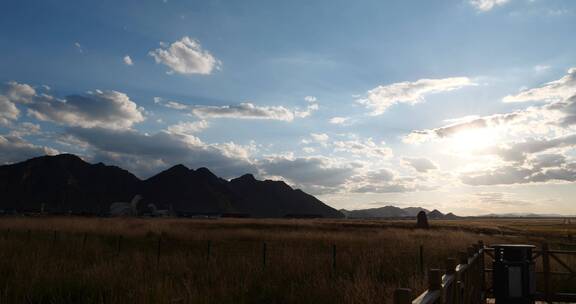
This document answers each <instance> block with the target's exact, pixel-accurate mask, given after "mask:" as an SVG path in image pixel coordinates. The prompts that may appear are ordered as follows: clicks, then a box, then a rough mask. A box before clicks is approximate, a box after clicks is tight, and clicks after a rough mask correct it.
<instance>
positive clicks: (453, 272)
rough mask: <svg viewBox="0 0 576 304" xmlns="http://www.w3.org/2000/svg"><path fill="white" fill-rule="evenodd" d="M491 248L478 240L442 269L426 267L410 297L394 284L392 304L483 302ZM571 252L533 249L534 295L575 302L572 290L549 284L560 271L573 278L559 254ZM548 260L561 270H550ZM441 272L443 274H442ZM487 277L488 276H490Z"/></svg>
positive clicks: (545, 247)
mask: <svg viewBox="0 0 576 304" xmlns="http://www.w3.org/2000/svg"><path fill="white" fill-rule="evenodd" d="M493 251H494V249H493V248H490V247H485V246H484V244H483V243H482V242H478V244H474V245H473V246H471V247H468V250H467V251H466V252H460V253H459V254H458V264H457V265H456V259H454V258H449V259H447V260H446V267H445V270H444V271H442V270H440V269H430V270H429V271H428V289H427V290H426V291H424V293H422V294H420V295H419V296H418V297H416V299H414V300H413V297H412V291H411V290H410V289H407V288H398V289H396V291H395V293H394V302H393V303H394V304H480V303H486V297H487V295H488V294H489V293H490V292H491V290H492V288H487V286H486V278H485V276H486V273H492V271H493V270H492V269H486V268H485V265H484V262H485V259H484V257H485V255H488V256H489V257H491V258H492V259H494V254H493ZM566 255H575V256H576V251H566V250H550V248H549V246H548V244H546V243H544V244H543V245H542V248H541V250H535V251H533V256H532V260H534V261H535V262H536V263H538V264H539V262H537V261H536V260H537V259H541V266H542V267H541V269H542V271H537V272H536V274H539V275H541V276H542V284H541V285H542V286H541V288H543V290H542V291H537V292H536V294H535V299H536V300H540V301H545V302H547V303H552V301H559V302H576V293H561V292H556V291H554V290H553V288H552V286H551V285H552V282H553V281H552V277H553V276H557V275H563V276H565V277H566V280H576V270H575V269H574V268H572V267H571V266H570V264H569V263H567V262H566V261H565V260H563V259H561V258H560V256H566ZM552 262H554V263H555V264H556V265H557V266H560V267H556V268H561V269H562V271H553V270H552V268H553V267H552V265H551V264H552ZM443 273H444V274H443ZM490 281H491V280H490Z"/></svg>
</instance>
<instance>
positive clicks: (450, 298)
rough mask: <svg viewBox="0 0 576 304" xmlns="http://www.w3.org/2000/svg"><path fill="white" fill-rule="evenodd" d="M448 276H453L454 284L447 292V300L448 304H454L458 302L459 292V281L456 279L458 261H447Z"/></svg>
mask: <svg viewBox="0 0 576 304" xmlns="http://www.w3.org/2000/svg"><path fill="white" fill-rule="evenodd" d="M446 275H451V276H453V277H452V284H451V285H450V288H448V289H447V290H445V291H444V292H445V295H444V296H445V299H446V301H447V302H446V303H450V304H454V303H455V301H456V293H457V290H458V288H457V287H458V280H457V278H456V259H455V258H447V259H446Z"/></svg>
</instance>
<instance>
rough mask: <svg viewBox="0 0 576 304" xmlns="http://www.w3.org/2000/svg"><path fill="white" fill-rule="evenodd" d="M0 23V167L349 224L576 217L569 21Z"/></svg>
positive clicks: (221, 4)
mask: <svg viewBox="0 0 576 304" xmlns="http://www.w3.org/2000/svg"><path fill="white" fill-rule="evenodd" d="M1 6H2V9H1V10H0V36H1V37H2V43H0V82H1V83H2V87H1V88H0V110H2V112H0V113H1V114H0V136H1V137H0V162H2V163H12V162H16V161H21V160H24V159H26V158H28V157H32V156H37V155H42V154H46V153H48V154H53V153H61V152H71V153H76V154H79V155H81V156H82V157H84V158H85V159H86V160H88V161H104V162H105V163H109V164H115V165H120V166H122V167H124V168H126V169H129V170H131V171H132V172H134V173H136V174H137V175H138V176H140V177H142V178H146V177H148V176H150V175H151V174H153V173H156V172H159V171H160V170H163V169H166V168H168V167H170V166H171V165H175V164H177V163H183V164H185V165H187V166H189V167H191V168H197V167H200V166H207V167H209V168H210V169H212V170H213V171H215V173H217V174H219V175H221V176H223V177H226V178H233V177H235V176H238V175H241V174H243V173H247V172H251V173H253V174H256V175H257V176H259V177H260V178H273V179H283V180H285V181H287V182H288V183H290V184H291V185H293V186H295V187H299V188H302V189H304V190H306V191H308V192H310V193H313V194H315V195H317V196H318V197H319V198H320V199H322V200H324V201H325V202H326V203H328V204H330V205H332V206H334V207H336V208H349V209H354V208H366V207H378V206H383V205H388V204H394V205H398V206H409V205H421V206H424V207H428V208H435V207H436V208H439V209H441V210H443V211H454V212H456V213H460V214H482V213H491V212H539V213H561V214H576V207H574V204H573V202H572V201H570V199H569V197H570V196H572V197H573V196H574V195H575V194H576V189H575V188H576V187H574V181H576V162H574V156H575V153H574V150H573V148H574V147H575V146H576V140H573V138H572V137H571V135H572V134H574V127H573V123H572V118H573V116H572V114H573V113H574V112H576V110H575V108H576V106H574V105H573V104H572V102H575V103H576V101H575V100H573V99H575V98H572V96H573V95H574V94H576V70H571V68H572V67H576V58H575V57H574V49H576V40H574V39H573V35H574V34H573V33H574V30H576V3H574V2H573V1H569V0H565V1H561V0H549V1H543V0H454V1H355V2H354V3H352V2H350V1H176V0H167V1H162V0H154V1H152V0H150V1H98V2H94V1H4V2H3V3H2V5H1ZM574 124H576V120H575V123H574Z"/></svg>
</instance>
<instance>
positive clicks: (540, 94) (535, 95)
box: [502, 67, 576, 102]
mask: <svg viewBox="0 0 576 304" xmlns="http://www.w3.org/2000/svg"><path fill="white" fill-rule="evenodd" d="M575 94H576V67H573V68H570V69H569V70H568V74H567V75H565V76H564V77H562V78H560V79H558V80H555V81H552V82H549V83H546V84H544V85H542V86H541V87H538V88H533V89H528V90H524V91H521V92H520V93H518V94H516V95H508V96H506V97H504V99H503V100H502V101H504V102H526V101H558V100H562V99H565V98H569V97H571V96H573V95H575Z"/></svg>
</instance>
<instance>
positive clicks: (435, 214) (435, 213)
mask: <svg viewBox="0 0 576 304" xmlns="http://www.w3.org/2000/svg"><path fill="white" fill-rule="evenodd" d="M427 215H428V218H429V219H434V220H437V219H442V218H444V214H443V213H442V212H440V211H438V209H434V210H432V211H430V212H428V214H427Z"/></svg>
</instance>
